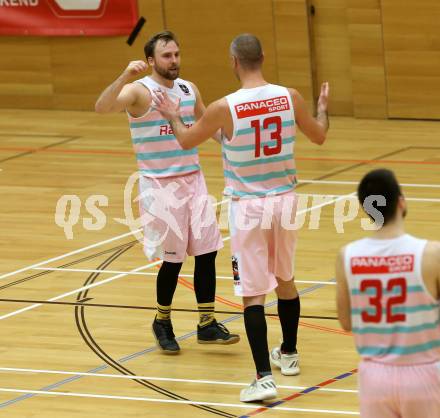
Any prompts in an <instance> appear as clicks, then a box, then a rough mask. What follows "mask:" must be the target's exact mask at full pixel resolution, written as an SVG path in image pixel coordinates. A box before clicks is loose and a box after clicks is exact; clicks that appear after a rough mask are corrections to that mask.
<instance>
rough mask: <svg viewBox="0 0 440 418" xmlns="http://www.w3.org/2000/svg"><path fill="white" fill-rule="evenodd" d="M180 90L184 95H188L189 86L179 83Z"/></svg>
mask: <svg viewBox="0 0 440 418" xmlns="http://www.w3.org/2000/svg"><path fill="white" fill-rule="evenodd" d="M179 87H180V90H182V91H183V92H184V93H185V95H186V96H190V95H191V93H190V91H189V88H188V87H186V86H185V84H179Z"/></svg>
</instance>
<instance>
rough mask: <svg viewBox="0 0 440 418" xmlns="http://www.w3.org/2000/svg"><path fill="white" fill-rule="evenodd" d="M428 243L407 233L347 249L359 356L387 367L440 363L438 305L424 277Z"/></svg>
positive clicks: (352, 308)
mask: <svg viewBox="0 0 440 418" xmlns="http://www.w3.org/2000/svg"><path fill="white" fill-rule="evenodd" d="M426 242H427V241H426V240H421V239H418V238H415V237H413V236H411V235H408V234H405V235H402V236H400V237H398V238H394V239H372V238H365V239H361V240H359V241H355V242H353V243H351V244H349V245H348V246H347V247H346V250H345V255H344V263H345V272H346V277H347V280H348V285H349V289H350V297H351V318H352V330H353V333H354V335H355V341H356V346H357V349H358V351H359V354H360V355H361V356H362V357H363V358H364V359H366V360H374V361H376V362H380V363H386V364H422V363H432V362H438V361H440V303H439V301H436V300H435V299H434V297H433V296H432V295H431V294H430V293H429V292H428V290H427V289H426V286H425V284H424V281H423V278H422V257H423V252H424V249H425V246H426Z"/></svg>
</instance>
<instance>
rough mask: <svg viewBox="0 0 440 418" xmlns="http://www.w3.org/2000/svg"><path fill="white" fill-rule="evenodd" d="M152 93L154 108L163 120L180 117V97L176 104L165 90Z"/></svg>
mask: <svg viewBox="0 0 440 418" xmlns="http://www.w3.org/2000/svg"><path fill="white" fill-rule="evenodd" d="M153 93H154V94H153V104H154V107H155V108H156V110H158V111H159V112H160V113H161V114H162V116H163V117H164V118H165V119H167V120H172V119H175V118H179V117H180V97H179V99H178V100H177V102H173V101H172V100H171V98H170V97H169V96H168V94H167V92H166V91H165V90H162V89H156V90H154V92H153Z"/></svg>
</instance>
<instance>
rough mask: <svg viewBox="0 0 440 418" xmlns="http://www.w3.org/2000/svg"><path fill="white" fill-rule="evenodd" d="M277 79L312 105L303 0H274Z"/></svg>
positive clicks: (307, 32)
mask: <svg viewBox="0 0 440 418" xmlns="http://www.w3.org/2000/svg"><path fill="white" fill-rule="evenodd" d="M274 19H275V37H276V50H277V67H278V69H277V70H278V71H277V72H278V80H279V83H280V84H281V85H283V86H287V87H293V88H295V89H297V90H298V91H299V92H300V93H301V95H302V96H303V97H304V99H305V100H306V101H307V102H308V103H309V104H310V105H311V104H312V102H313V80H312V72H311V56H310V36H309V25H308V15H307V6H306V1H305V0H274Z"/></svg>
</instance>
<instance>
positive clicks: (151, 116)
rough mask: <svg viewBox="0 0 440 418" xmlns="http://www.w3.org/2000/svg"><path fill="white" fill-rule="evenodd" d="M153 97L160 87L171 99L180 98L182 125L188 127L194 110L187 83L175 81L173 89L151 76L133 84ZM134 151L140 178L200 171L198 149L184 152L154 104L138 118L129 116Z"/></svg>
mask: <svg viewBox="0 0 440 418" xmlns="http://www.w3.org/2000/svg"><path fill="white" fill-rule="evenodd" d="M136 82H137V83H141V84H142V85H143V86H145V87H146V88H147V89H148V90H150V92H151V93H152V94H153V90H154V89H157V88H159V87H160V88H161V89H164V90H166V91H167V93H168V95H169V96H170V97H171V99H172V100H175V101H177V100H178V98H180V110H181V115H182V119H183V122H184V123H185V124H186V125H187V126H191V125H193V124H194V122H195V115H194V107H195V103H196V95H195V93H194V90H193V88H192V86H191V84H190V83H189V82H188V81H185V80H182V79H180V78H178V79H177V80H175V81H174V86H173V88H172V89H168V88H166V87H164V86H162V85H160V84H158V83H156V82H155V81H154V80H153V79H152V78H151V77H148V76H147V77H144V78H142V79H140V80H137V81H136ZM128 119H129V122H130V132H131V138H132V142H133V148H134V152H135V153H136V159H137V163H138V167H139V171H140V173H141V174H142V175H144V176H147V177H155V178H159V177H173V176H180V175H185V174H189V173H193V172H195V171H198V170H200V165H199V155H198V152H197V148H193V149H190V150H184V149H183V148H182V147H181V146H180V144H179V142H178V141H177V139H176V137H175V136H174V133H173V130H172V129H171V126H170V124H169V123H168V121H167V120H165V119H164V118H163V117H162V115H161V114H160V113H159V112H158V111H157V110H155V108H154V105H152V107H151V108H150V109H149V110H148V111H147V113H146V114H145V115H143V116H141V117H139V118H135V117H133V116H131V115H130V114H128Z"/></svg>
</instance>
